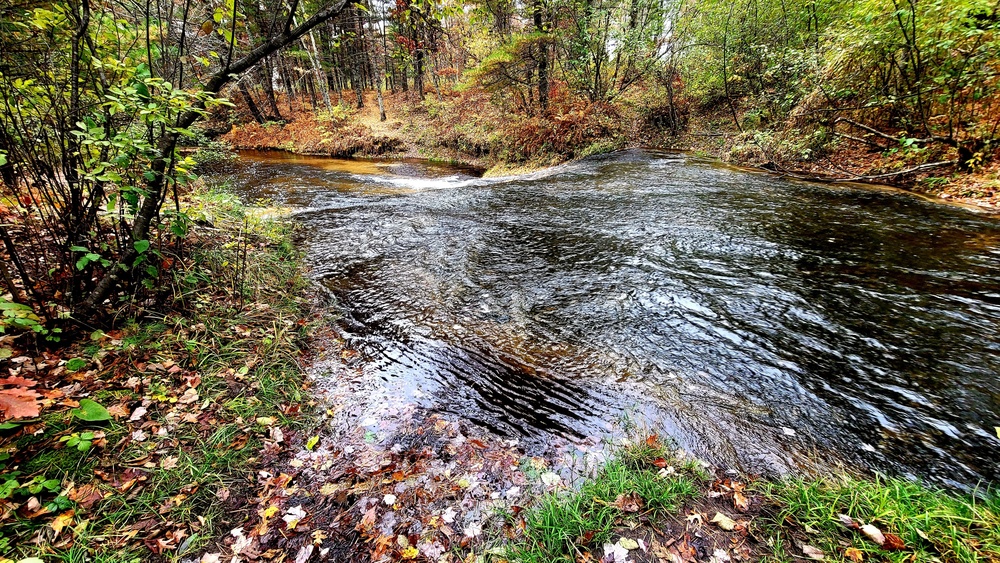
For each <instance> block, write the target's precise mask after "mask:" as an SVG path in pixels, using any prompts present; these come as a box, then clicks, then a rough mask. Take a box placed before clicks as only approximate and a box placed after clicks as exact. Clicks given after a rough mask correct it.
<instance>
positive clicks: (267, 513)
mask: <svg viewBox="0 0 1000 563" xmlns="http://www.w3.org/2000/svg"><path fill="white" fill-rule="evenodd" d="M277 513H278V507H277V506H276V505H273V504H272V505H271V506H269V507H267V508H265V509H264V512H263V514H261V516H263V517H264V518H272V517H274V515H275V514H277Z"/></svg>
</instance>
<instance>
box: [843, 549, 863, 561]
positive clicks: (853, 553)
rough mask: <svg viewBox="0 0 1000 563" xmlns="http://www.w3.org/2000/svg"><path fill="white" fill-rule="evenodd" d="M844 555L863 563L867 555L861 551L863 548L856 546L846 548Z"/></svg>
mask: <svg viewBox="0 0 1000 563" xmlns="http://www.w3.org/2000/svg"><path fill="white" fill-rule="evenodd" d="M844 557H846V558H848V559H850V560H851V561H854V563H861V561H862V560H864V558H865V556H864V554H863V553H861V550H860V549H858V548H856V547H849V548H847V549H845V550H844Z"/></svg>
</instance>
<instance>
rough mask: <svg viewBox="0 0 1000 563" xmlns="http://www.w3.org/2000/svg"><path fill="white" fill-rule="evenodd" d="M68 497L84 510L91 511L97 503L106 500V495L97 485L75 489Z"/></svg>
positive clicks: (71, 490)
mask: <svg viewBox="0 0 1000 563" xmlns="http://www.w3.org/2000/svg"><path fill="white" fill-rule="evenodd" d="M66 496H67V497H68V498H69V500H71V501H73V502H75V503H76V504H77V505H78V506H79V507H80V508H82V509H84V510H89V509H90V507H91V506H93V505H94V503H95V502H97V501H99V500H101V499H102V498H104V495H103V494H102V493H101V491H100V490H99V489H98V488H97V487H96V486H95V485H81V486H79V487H74V488H72V489H70V491H69V492H68V493H67V494H66Z"/></svg>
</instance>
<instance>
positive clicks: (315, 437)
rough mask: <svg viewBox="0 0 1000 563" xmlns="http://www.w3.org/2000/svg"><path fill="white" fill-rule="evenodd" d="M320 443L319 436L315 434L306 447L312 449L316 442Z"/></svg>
mask: <svg viewBox="0 0 1000 563" xmlns="http://www.w3.org/2000/svg"><path fill="white" fill-rule="evenodd" d="M318 443H319V436H313V437H312V438H309V440H308V441H307V442H306V449H307V450H309V451H312V450H313V448H315V447H316V444H318Z"/></svg>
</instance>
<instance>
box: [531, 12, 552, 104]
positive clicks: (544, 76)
mask: <svg viewBox="0 0 1000 563" xmlns="http://www.w3.org/2000/svg"><path fill="white" fill-rule="evenodd" d="M542 10H543V6H542V0H535V2H534V4H533V7H532V12H533V13H532V17H533V19H534V22H535V31H537V32H538V33H545V23H544V21H543V19H542V16H543V13H542ZM538 51H539V55H538V105H539V107H541V108H542V114H545V113H547V112H548V109H549V58H548V53H546V45H545V43H544V42H541V43H539V45H538Z"/></svg>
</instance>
